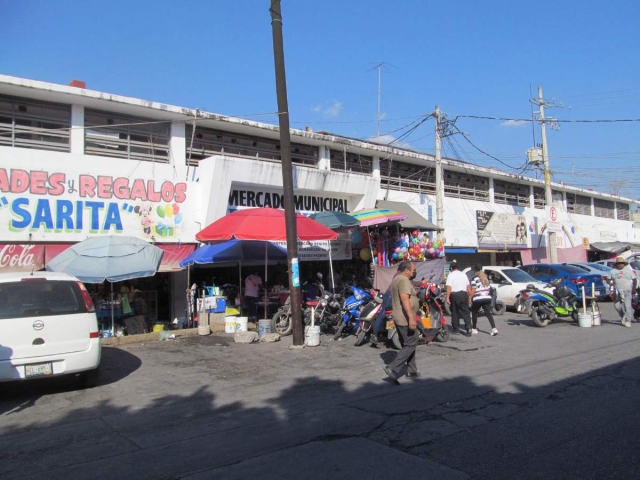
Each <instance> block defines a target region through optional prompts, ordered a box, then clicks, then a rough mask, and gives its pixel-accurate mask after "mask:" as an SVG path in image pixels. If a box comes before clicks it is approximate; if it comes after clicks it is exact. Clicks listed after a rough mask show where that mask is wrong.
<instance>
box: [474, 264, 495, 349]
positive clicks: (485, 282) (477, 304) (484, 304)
mask: <svg viewBox="0 0 640 480" xmlns="http://www.w3.org/2000/svg"><path fill="white" fill-rule="evenodd" d="M473 270H474V272H475V273H476V276H475V277H474V278H473V280H472V281H471V293H472V301H471V323H472V324H473V329H472V330H471V333H472V334H474V335H477V334H478V327H477V325H478V312H479V311H480V309H481V308H482V309H484V313H485V315H486V316H487V318H488V319H489V323H490V324H491V336H495V335H497V334H498V329H497V328H496V324H495V322H494V321H493V314H492V313H491V285H490V284H489V279H488V278H487V274H486V273H484V272H483V271H482V265H474V267H473Z"/></svg>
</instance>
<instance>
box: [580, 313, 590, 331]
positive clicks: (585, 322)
mask: <svg viewBox="0 0 640 480" xmlns="http://www.w3.org/2000/svg"><path fill="white" fill-rule="evenodd" d="M592 323H593V315H592V314H591V313H578V325H580V326H581V327H585V328H587V327H590V326H591V324H592Z"/></svg>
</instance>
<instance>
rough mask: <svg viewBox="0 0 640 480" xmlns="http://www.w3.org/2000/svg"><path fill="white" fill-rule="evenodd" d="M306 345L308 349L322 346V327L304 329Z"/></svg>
mask: <svg viewBox="0 0 640 480" xmlns="http://www.w3.org/2000/svg"><path fill="white" fill-rule="evenodd" d="M304 344H305V345H306V346H307V347H317V346H318V345H320V327H319V326H315V325H314V326H313V327H312V326H308V327H306V328H305V329H304Z"/></svg>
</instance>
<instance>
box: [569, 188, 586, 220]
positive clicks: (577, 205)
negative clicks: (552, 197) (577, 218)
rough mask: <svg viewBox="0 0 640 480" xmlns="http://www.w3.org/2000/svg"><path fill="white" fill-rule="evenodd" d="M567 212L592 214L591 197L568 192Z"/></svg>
mask: <svg viewBox="0 0 640 480" xmlns="http://www.w3.org/2000/svg"><path fill="white" fill-rule="evenodd" d="M567 212H569V213H576V214H578V215H589V216H590V215H591V197H586V196H584V195H576V194H573V193H567Z"/></svg>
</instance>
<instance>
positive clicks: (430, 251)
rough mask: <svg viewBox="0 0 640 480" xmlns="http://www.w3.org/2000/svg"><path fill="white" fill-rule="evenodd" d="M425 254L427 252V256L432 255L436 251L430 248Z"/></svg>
mask: <svg viewBox="0 0 640 480" xmlns="http://www.w3.org/2000/svg"><path fill="white" fill-rule="evenodd" d="M427 252H429V255H433V254H434V253H436V249H435V248H430V249H428V250H427Z"/></svg>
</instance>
